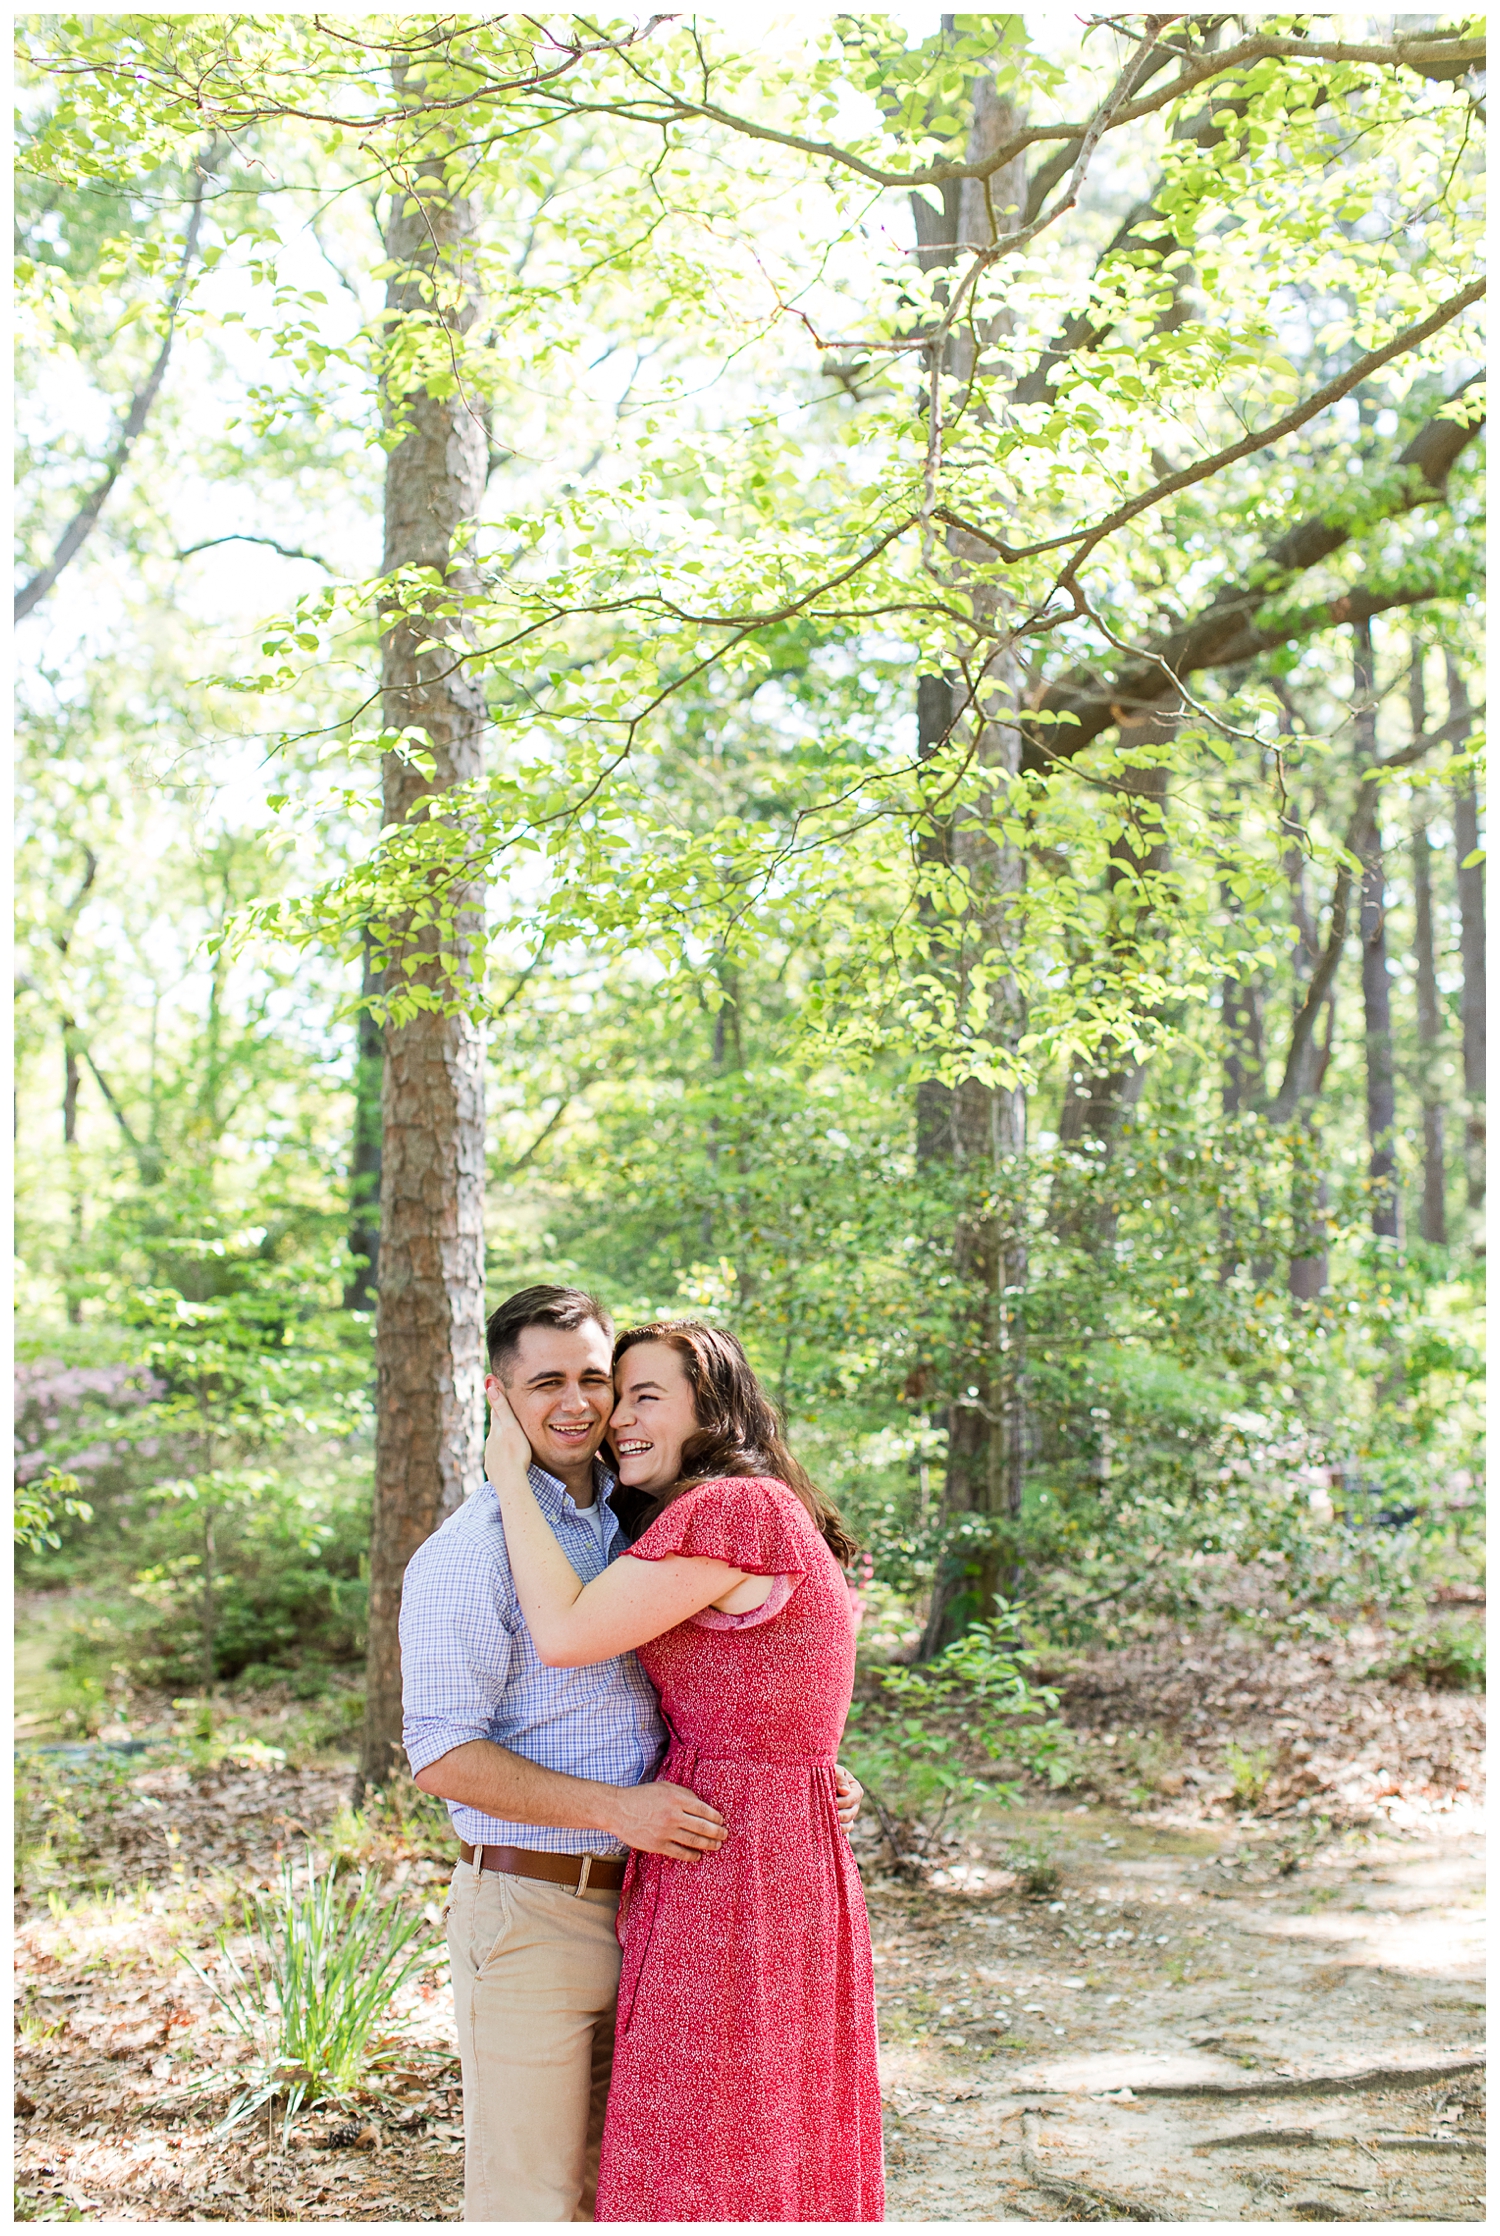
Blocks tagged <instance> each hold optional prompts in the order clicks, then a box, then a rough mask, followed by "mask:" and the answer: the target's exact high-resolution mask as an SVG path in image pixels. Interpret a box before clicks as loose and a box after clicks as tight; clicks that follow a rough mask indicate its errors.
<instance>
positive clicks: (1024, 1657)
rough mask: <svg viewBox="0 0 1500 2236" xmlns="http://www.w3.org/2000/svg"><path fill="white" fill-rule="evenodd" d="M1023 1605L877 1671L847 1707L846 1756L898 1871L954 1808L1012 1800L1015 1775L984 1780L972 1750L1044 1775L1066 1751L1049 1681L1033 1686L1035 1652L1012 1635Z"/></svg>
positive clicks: (918, 1856) (927, 1851)
mask: <svg viewBox="0 0 1500 2236" xmlns="http://www.w3.org/2000/svg"><path fill="white" fill-rule="evenodd" d="M1019 1618H1020V1611H1019V1610H1018V1609H1016V1608H1013V1607H1007V1606H1002V1608H1001V1611H1000V1614H999V1615H998V1616H997V1618H996V1619H995V1620H994V1621H993V1622H989V1623H977V1624H975V1626H974V1627H973V1629H972V1630H969V1631H967V1632H966V1633H965V1634H964V1636H963V1637H961V1638H958V1639H955V1640H954V1642H953V1644H952V1645H951V1646H949V1647H947V1648H946V1650H945V1651H944V1652H943V1653H941V1654H940V1655H938V1657H937V1658H936V1660H934V1661H932V1662H928V1663H926V1664H924V1665H922V1666H921V1667H919V1668H916V1669H904V1668H901V1667H900V1666H899V1665H892V1666H888V1667H886V1668H883V1669H880V1670H879V1671H877V1672H875V1673H874V1681H875V1686H876V1692H875V1697H874V1698H873V1699H872V1700H869V1701H860V1702H858V1703H856V1706H855V1708H854V1709H853V1710H852V1711H851V1713H850V1719H849V1730H848V1733H847V1734H846V1737H845V1743H844V1747H843V1750H842V1753H843V1759H844V1761H845V1762H846V1763H847V1764H848V1765H849V1767H850V1768H851V1769H852V1770H853V1772H854V1774H855V1776H856V1777H857V1778H858V1779H859V1781H860V1783H861V1784H862V1785H863V1786H864V1787H865V1789H866V1792H867V1793H868V1795H869V1797H870V1802H871V1805H872V1807H873V1808H874V1810H875V1813H876V1815H877V1817H878V1818H879V1820H880V1825H881V1829H882V1831H883V1833H884V1835H885V1839H886V1845H887V1847H888V1849H889V1851H890V1855H891V1860H892V1862H893V1863H894V1864H895V1865H896V1867H897V1869H898V1870H901V1871H905V1872H907V1873H908V1874H911V1873H915V1872H918V1871H919V1870H920V1868H921V1865H922V1863H923V1861H924V1860H925V1859H926V1858H928V1857H930V1856H931V1855H932V1854H933V1852H934V1851H935V1850H936V1848H937V1847H938V1846H940V1844H941V1842H942V1839H943V1836H944V1834H945V1831H946V1829H947V1827H948V1825H949V1823H950V1821H951V1819H952V1817H953V1815H954V1812H955V1811H956V1810H958V1809H960V1808H961V1807H964V1806H966V1805H977V1804H978V1803H980V1802H982V1801H999V1802H1009V1801H1012V1800H1014V1799H1015V1798H1016V1795H1017V1791H1018V1788H1017V1786H1016V1784H1015V1783H1014V1781H1006V1780H1002V1779H997V1778H996V1777H994V1776H993V1775H992V1774H991V1775H986V1776H981V1775H980V1774H979V1773H978V1771H977V1769H976V1768H975V1767H973V1758H974V1756H975V1755H979V1756H983V1757H987V1758H988V1759H989V1760H990V1761H992V1762H996V1761H1000V1760H1002V1759H1008V1760H1010V1761H1012V1762H1015V1763H1017V1764H1018V1765H1019V1766H1021V1767H1024V1768H1026V1769H1028V1770H1033V1771H1037V1772H1040V1773H1041V1774H1043V1775H1046V1774H1047V1771H1048V1768H1049V1766H1050V1765H1051V1764H1052V1763H1054V1762H1055V1761H1056V1760H1057V1759H1058V1758H1059V1757H1060V1756H1061V1755H1063V1754H1065V1753H1066V1752H1067V1750H1068V1747H1069V1742H1070V1735H1069V1734H1068V1732H1067V1731H1066V1728H1065V1726H1063V1725H1062V1724H1061V1723H1060V1722H1059V1721H1058V1719H1057V1718H1055V1717H1045V1716H1043V1715H1042V1714H1041V1712H1042V1711H1044V1710H1046V1709H1051V1708H1055V1707H1056V1705H1057V1695H1056V1693H1055V1692H1053V1691H1052V1690H1051V1688H1050V1687H1049V1686H1045V1685H1036V1684H1033V1683H1032V1681H1031V1679H1030V1677H1029V1675H1028V1671H1029V1670H1030V1669H1031V1667H1032V1666H1033V1665H1034V1663H1035V1661H1036V1658H1037V1657H1036V1655H1035V1654H1034V1653H1032V1652H1031V1651H1030V1650H1029V1649H1028V1648H1026V1647H1023V1646H1020V1645H1018V1644H1017V1643H1016V1641H1015V1632H1016V1629H1017V1627H1018V1623H1019Z"/></svg>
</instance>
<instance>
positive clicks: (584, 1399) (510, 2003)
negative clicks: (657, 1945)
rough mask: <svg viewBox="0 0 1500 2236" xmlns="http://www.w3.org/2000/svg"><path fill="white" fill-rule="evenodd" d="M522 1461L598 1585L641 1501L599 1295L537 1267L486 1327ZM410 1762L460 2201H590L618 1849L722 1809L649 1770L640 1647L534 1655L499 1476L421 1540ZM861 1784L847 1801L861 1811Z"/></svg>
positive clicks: (575, 2209)
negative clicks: (445, 1894)
mask: <svg viewBox="0 0 1500 2236" xmlns="http://www.w3.org/2000/svg"><path fill="white" fill-rule="evenodd" d="M486 1332H487V1337H488V1344H489V1360H490V1375H489V1377H488V1378H487V1380H486V1383H485V1389H486V1393H487V1394H488V1393H489V1392H490V1391H491V1390H492V1388H493V1387H494V1386H495V1385H496V1384H498V1386H499V1388H501V1389H503V1390H504V1392H505V1395H506V1398H507V1399H508V1401H509V1403H510V1407H511V1410H512V1411H513V1413H514V1414H515V1416H516V1419H517V1420H518V1421H519V1422H520V1424H521V1427H522V1429H523V1430H524V1431H525V1434H526V1438H527V1441H528V1443H529V1444H530V1446H531V1458H532V1464H531V1467H530V1469H529V1471H528V1474H529V1480H530V1483H531V1487H532V1489H533V1491H534V1492H535V1493H536V1497H537V1500H538V1503H539V1504H540V1505H541V1507H542V1510H543V1512H544V1513H545V1515H546V1517H547V1520H548V1522H549V1523H550V1525H551V1528H552V1531H553V1533H554V1535H555V1536H556V1538H557V1541H558V1543H559V1544H560V1545H561V1546H562V1548H563V1551H564V1552H565V1553H566V1554H567V1556H568V1559H569V1561H570V1562H571V1563H572V1566H573V1568H574V1569H575V1571H576V1572H577V1574H578V1575H579V1576H580V1577H581V1578H582V1579H583V1580H584V1582H585V1583H587V1582H590V1581H592V1579H593V1578H594V1577H596V1576H598V1575H599V1574H600V1573H601V1571H602V1570H603V1569H604V1568H605V1567H606V1566H607V1564H608V1563H609V1562H610V1561H611V1560H613V1559H614V1557H615V1556H616V1554H618V1553H622V1552H624V1551H625V1550H626V1548H627V1546H628V1545H629V1543H630V1541H631V1537H632V1535H633V1534H635V1533H636V1532H637V1531H638V1528H639V1524H640V1521H641V1518H642V1513H641V1510H642V1509H648V1508H649V1507H650V1505H651V1503H652V1502H651V1501H650V1500H646V1499H642V1498H640V1497H639V1496H636V1497H632V1494H631V1493H629V1492H628V1491H621V1490H620V1488H619V1486H618V1485H617V1483H616V1480H615V1477H614V1475H613V1473H612V1472H611V1470H610V1469H609V1468H608V1467H607V1466H606V1465H605V1464H604V1463H603V1461H602V1460H601V1459H600V1457H599V1448H600V1446H601V1445H602V1443H603V1442H604V1436H605V1431H606V1430H607V1428H608V1426H609V1420H610V1413H611V1409H612V1407H613V1404H614V1388H613V1382H612V1378H611V1350H612V1343H613V1335H614V1330H613V1328H612V1326H611V1323H610V1320H609V1316H608V1314H607V1313H606V1312H605V1310H604V1308H603V1306H602V1305H601V1304H599V1302H598V1301H597V1299H595V1298H594V1297H591V1296H588V1295H586V1294H585V1293H584V1292H583V1291H582V1290H579V1289H560V1288H551V1287H538V1288H534V1289H523V1290H522V1291H521V1292H520V1293H519V1294H518V1295H516V1296H513V1297H508V1298H507V1299H506V1301H505V1302H504V1304H502V1305H500V1306H499V1308H498V1309H497V1310H496V1311H495V1312H494V1313H493V1314H492V1315H491V1317H490V1321H489V1326H488V1329H487V1331H486ZM401 1670H402V1692H403V1700H404V1708H405V1730H404V1738H405V1744H406V1751H407V1755H408V1758H409V1760H410V1762H411V1768H412V1775H413V1777H414V1778H415V1779H416V1782H417V1784H418V1785H419V1786H421V1787H422V1788H423V1790H424V1791H425V1792H427V1793H433V1794H439V1795H441V1796H442V1798H443V1799H444V1800H445V1801H446V1802H447V1804H448V1813H449V1815H450V1816H451V1818H452V1819H453V1825H454V1830H455V1831H456V1832H457V1834H458V1836H459V1862H458V1865H457V1867H456V1868H455V1870H454V1874H453V1883H452V1887H451V1889H450V1893H449V1902H448V1951H449V1956H450V1958H451V1960H452V1968H453V2005H454V2017H455V2021H456V2025H457V2032H458V2046H459V2056H460V2059H461V2062H462V2065H463V2084H464V2218H465V2219H466V2220H488V2221H526V2220H529V2221H562V2220H592V2218H593V2205H594V2185H595V2180H596V2176H597V2170H598V2159H599V2138H600V2134H601V2131H602V2128H603V2124H604V2102H605V2097H606V2095H607V2093H608V2088H609V2074H610V2065H611V2062H612V2059H613V2055H614V2023H615V1993H616V1989H617V1987H618V1984H619V1973H620V1949H619V1944H618V1942H617V1941H616V1938H615V1912H616V1909H617V1907H618V1903H619V1890H620V1887H621V1884H622V1881H623V1879H624V1872H625V1865H624V1857H625V1852H626V1850H627V1849H630V1848H640V1849H643V1850H645V1851H646V1852H647V1853H649V1854H653V1855H663V1856H671V1857H673V1858H675V1859H676V1860H677V1861H678V1862H679V1863H683V1864H692V1863H695V1862H696V1861H697V1860H698V1859H699V1857H701V1856H703V1855H707V1854H711V1853H713V1852H714V1851H715V1850H717V1849H718V1847H719V1846H720V1845H721V1844H722V1842H723V1841H724V1839H725V1838H726V1837H727V1834H728V1831H729V1827H728V1826H726V1824H725V1822H724V1819H723V1818H722V1816H721V1815H720V1814H719V1812H718V1810H717V1809H714V1808H712V1807H711V1806H710V1805H709V1803H707V1802H706V1801H700V1800H699V1799H698V1797H697V1795H696V1794H693V1793H690V1792H689V1791H688V1790H687V1789H686V1787H683V1786H675V1785H671V1784H668V1783H666V1782H664V1781H660V1780H656V1779H654V1778H653V1775H652V1774H653V1772H654V1771H655V1769H656V1765H657V1763H658V1761H659V1760H660V1758H661V1752H662V1747H663V1744H664V1742H665V1738H666V1733H665V1730H664V1728H663V1725H662V1721H661V1716H660V1712H659V1710H658V1707H657V1702H656V1695H655V1693H654V1692H653V1691H652V1689H651V1686H650V1683H649V1682H648V1680H647V1678H646V1676H645V1674H644V1672H643V1671H642V1669H641V1668H640V1665H639V1663H638V1662H637V1661H636V1658H635V1656H634V1654H621V1655H618V1656H616V1657H615V1658H614V1659H613V1660H611V1661H604V1662H596V1663H594V1664H592V1665H591V1666H590V1667H588V1668H583V1669H548V1668H546V1667H544V1665H543V1663H542V1662H541V1659H540V1657H539V1656H538V1654H537V1652H536V1648H535V1646H534V1645H533V1643H532V1639H531V1635H530V1633H529V1631H528V1630H527V1628H526V1624H525V1621H524V1619H523V1617H522V1614H521V1609H520V1604H519V1602H518V1600H517V1598H516V1592H515V1587H514V1585H513V1583H512V1581H511V1573H510V1562H509V1559H508V1557H507V1554H506V1547H505V1532H504V1530H503V1528H502V1526H501V1522H500V1508H499V1501H498V1500H497V1498H496V1496H495V1493H494V1491H493V1490H492V1489H491V1488H490V1486H489V1484H485V1486H484V1488H483V1489H482V1490H480V1491H476V1492H475V1494H474V1496H473V1497H472V1498H470V1499H469V1500H467V1501H466V1502H465V1504H464V1505H463V1506H461V1507H460V1508H459V1510H458V1512H457V1513H456V1514H452V1515H450V1516H449V1518H448V1520H447V1521H446V1522H444V1524H443V1526H442V1527H441V1529H438V1530H435V1531H434V1532H433V1534H432V1536H431V1537H429V1538H428V1539H427V1541H426V1543H425V1544H423V1545H421V1546H419V1547H418V1549H417V1551H416V1552H415V1553H414V1554H413V1556H412V1558H411V1561H410V1562H409V1563H408V1566H407V1570H406V1578H405V1582H404V1585H403V1588H402V1599H401ZM858 1798H859V1795H858V1788H857V1787H855V1786H853V1784H852V1781H851V1782H849V1783H848V1786H847V1798H846V1799H845V1800H844V1801H843V1802H842V1804H841V1810H840V1813H841V1815H843V1816H844V1818H845V1821H846V1822H847V1821H848V1820H849V1819H850V1818H851V1817H852V1815H853V1813H854V1811H855V1810H856V1809H857V1807H858Z"/></svg>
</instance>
